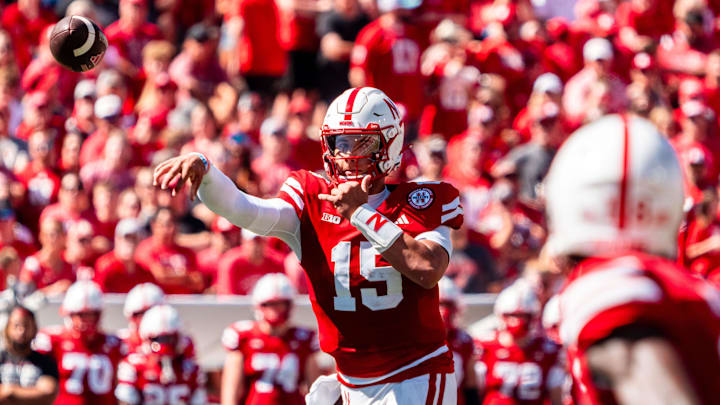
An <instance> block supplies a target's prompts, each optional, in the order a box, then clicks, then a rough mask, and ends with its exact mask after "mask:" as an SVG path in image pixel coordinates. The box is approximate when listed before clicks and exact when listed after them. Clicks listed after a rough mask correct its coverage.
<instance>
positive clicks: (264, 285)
mask: <svg viewBox="0 0 720 405" xmlns="http://www.w3.org/2000/svg"><path fill="white" fill-rule="evenodd" d="M294 299H295V287H293V286H292V284H291V283H290V279H289V278H287V276H286V275H285V274H282V273H270V274H266V275H264V276H262V277H261V278H260V280H258V281H257V283H255V287H254V288H253V292H252V301H253V304H254V305H255V306H259V305H260V304H263V303H266V302H271V301H290V302H292V301H293V300H294Z"/></svg>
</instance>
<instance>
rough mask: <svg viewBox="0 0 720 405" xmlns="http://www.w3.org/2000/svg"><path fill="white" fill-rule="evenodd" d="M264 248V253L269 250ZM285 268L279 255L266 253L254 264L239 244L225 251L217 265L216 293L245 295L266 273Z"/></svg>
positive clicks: (280, 271)
mask: <svg viewBox="0 0 720 405" xmlns="http://www.w3.org/2000/svg"><path fill="white" fill-rule="evenodd" d="M269 250H270V249H268V248H267V247H266V248H265V251H266V253H267V252H268V251H269ZM284 270H285V268H284V266H283V260H282V258H280V257H274V256H273V255H270V254H266V256H265V257H264V258H263V261H262V263H260V264H254V263H252V262H250V261H249V260H248V259H247V258H246V257H245V255H244V254H243V247H242V246H239V247H236V248H232V249H230V250H228V251H227V252H225V254H223V255H222V257H221V258H220V261H219V263H218V267H217V293H218V294H231V295H235V294H238V295H247V294H250V293H252V289H253V287H254V286H255V283H256V282H257V281H258V280H259V279H260V277H262V276H264V275H265V274H268V273H282V272H284Z"/></svg>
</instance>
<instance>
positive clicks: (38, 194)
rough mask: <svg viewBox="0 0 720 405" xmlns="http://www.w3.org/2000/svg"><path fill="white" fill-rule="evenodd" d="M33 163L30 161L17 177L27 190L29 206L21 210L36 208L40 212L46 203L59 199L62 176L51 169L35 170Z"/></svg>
mask: <svg viewBox="0 0 720 405" xmlns="http://www.w3.org/2000/svg"><path fill="white" fill-rule="evenodd" d="M33 166H34V165H33V164H32V162H31V163H28V165H27V167H25V170H23V171H22V172H20V173H17V179H18V180H19V181H20V183H22V185H23V186H24V187H25V190H26V193H27V195H26V197H27V202H28V205H29V207H28V206H23V207H22V208H21V211H23V212H24V211H26V210H27V209H34V211H37V212H38V214H39V213H40V210H42V209H43V208H44V207H45V206H46V205H49V204H50V203H52V202H54V201H55V200H56V199H57V195H58V191H60V178H59V177H58V175H57V174H55V172H54V171H52V170H50V169H41V170H35V169H34V168H33Z"/></svg>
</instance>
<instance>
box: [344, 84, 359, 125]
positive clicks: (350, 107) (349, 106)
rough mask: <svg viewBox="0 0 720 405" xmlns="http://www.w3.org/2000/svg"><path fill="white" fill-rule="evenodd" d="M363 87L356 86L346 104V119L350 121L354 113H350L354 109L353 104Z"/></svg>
mask: <svg viewBox="0 0 720 405" xmlns="http://www.w3.org/2000/svg"><path fill="white" fill-rule="evenodd" d="M361 89H362V87H356V88H354V89H353V91H352V92H351V93H350V96H349V97H348V100H347V104H346V105H345V121H350V120H351V119H352V115H350V113H351V112H352V111H353V104H355V98H356V97H357V95H358V93H359V92H360V90H361Z"/></svg>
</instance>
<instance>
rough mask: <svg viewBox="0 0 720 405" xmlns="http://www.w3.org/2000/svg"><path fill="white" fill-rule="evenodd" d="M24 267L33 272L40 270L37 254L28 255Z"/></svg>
mask: <svg viewBox="0 0 720 405" xmlns="http://www.w3.org/2000/svg"><path fill="white" fill-rule="evenodd" d="M24 267H25V268H26V269H28V270H30V271H31V272H33V273H37V272H38V271H40V262H39V261H38V259H37V258H36V257H35V256H28V257H27V258H26V259H25V263H24Z"/></svg>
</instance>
